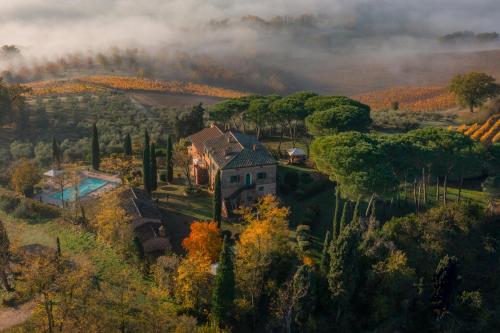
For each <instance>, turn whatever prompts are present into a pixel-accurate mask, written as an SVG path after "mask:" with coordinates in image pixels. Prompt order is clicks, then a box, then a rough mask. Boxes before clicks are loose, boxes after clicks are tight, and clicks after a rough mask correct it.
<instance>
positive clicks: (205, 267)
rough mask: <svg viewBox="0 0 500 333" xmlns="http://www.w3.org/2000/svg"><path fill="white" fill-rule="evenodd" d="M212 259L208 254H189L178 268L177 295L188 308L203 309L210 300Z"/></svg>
mask: <svg viewBox="0 0 500 333" xmlns="http://www.w3.org/2000/svg"><path fill="white" fill-rule="evenodd" d="M210 268H211V266H210V260H208V258H207V257H206V256H198V255H193V256H191V255H188V256H187V257H186V258H185V259H184V260H182V261H181V264H180V265H179V268H178V270H177V278H176V281H175V282H176V283H175V295H176V297H177V299H178V300H179V301H181V303H182V304H183V305H184V306H185V307H188V308H192V309H194V310H197V311H199V310H201V309H202V307H204V306H207V305H208V304H209V302H210V295H211V288H210V284H211V283H210V282H211V280H212V278H213V275H212V274H211V272H210Z"/></svg>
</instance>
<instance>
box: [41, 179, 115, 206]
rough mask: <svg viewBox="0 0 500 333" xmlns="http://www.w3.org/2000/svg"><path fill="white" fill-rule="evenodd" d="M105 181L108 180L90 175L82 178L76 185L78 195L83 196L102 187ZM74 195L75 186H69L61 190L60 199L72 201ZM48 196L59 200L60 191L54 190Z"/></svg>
mask: <svg viewBox="0 0 500 333" xmlns="http://www.w3.org/2000/svg"><path fill="white" fill-rule="evenodd" d="M107 183H108V181H106V180H102V179H98V178H91V177H88V178H84V179H82V180H81V181H80V185H79V186H78V192H79V197H80V198H83V197H85V196H86V195H88V194H89V193H91V192H94V191H95V190H97V189H99V188H101V187H103V186H104V185H106V184H107ZM75 195H76V188H75V186H71V187H68V188H65V189H64V190H63V192H62V199H64V200H65V201H74V200H75ZM50 197H51V198H53V199H56V200H61V192H56V193H54V194H52V195H51V196H50Z"/></svg>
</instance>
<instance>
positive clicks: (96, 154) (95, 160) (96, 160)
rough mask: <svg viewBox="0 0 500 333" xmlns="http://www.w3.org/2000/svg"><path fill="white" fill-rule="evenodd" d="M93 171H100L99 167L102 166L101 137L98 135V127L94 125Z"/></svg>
mask: <svg viewBox="0 0 500 333" xmlns="http://www.w3.org/2000/svg"><path fill="white" fill-rule="evenodd" d="M91 150H92V155H91V160H92V169H94V170H99V165H100V164H101V156H100V152H99V135H98V133H97V126H96V124H95V123H94V124H93V125H92V149H91Z"/></svg>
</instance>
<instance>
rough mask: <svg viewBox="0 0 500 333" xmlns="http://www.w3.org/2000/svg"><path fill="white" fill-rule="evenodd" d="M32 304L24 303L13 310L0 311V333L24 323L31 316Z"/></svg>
mask: <svg viewBox="0 0 500 333" xmlns="http://www.w3.org/2000/svg"><path fill="white" fill-rule="evenodd" d="M33 307H34V303H33V302H28V303H24V304H22V305H20V306H18V307H15V308H2V309H0V332H1V331H3V330H5V329H7V328H11V327H13V326H16V325H19V324H22V323H24V322H25V321H26V320H28V318H29V317H30V316H31V311H32V310H33Z"/></svg>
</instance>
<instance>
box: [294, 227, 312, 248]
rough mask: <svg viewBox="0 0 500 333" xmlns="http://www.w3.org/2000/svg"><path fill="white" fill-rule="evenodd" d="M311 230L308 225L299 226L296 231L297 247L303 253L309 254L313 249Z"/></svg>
mask: <svg viewBox="0 0 500 333" xmlns="http://www.w3.org/2000/svg"><path fill="white" fill-rule="evenodd" d="M310 231H311V228H310V227H309V226H308V225H303V224H301V225H299V226H298V227H297V230H296V238H297V245H298V247H299V250H300V251H301V252H307V251H309V250H310V249H311V241H310V235H309V234H310Z"/></svg>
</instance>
